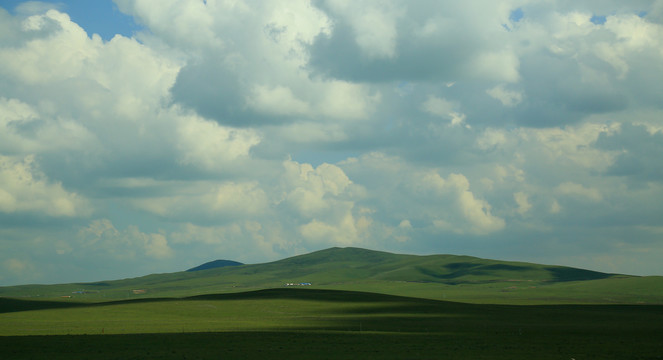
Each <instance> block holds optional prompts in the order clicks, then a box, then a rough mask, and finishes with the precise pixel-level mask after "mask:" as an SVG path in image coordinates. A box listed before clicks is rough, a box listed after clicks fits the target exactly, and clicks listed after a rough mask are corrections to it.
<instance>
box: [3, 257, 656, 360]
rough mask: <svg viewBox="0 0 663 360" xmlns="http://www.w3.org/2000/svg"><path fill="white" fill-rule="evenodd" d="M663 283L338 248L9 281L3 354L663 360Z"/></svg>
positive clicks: (579, 271) (17, 356)
mask: <svg viewBox="0 0 663 360" xmlns="http://www.w3.org/2000/svg"><path fill="white" fill-rule="evenodd" d="M662 279H663V278H661V277H635V276H626V275H618V274H605V273H599V272H593V271H589V270H582V269H573V268H564V267H556V266H549V265H539V264H528V263H516V262H501V261H494V260H485V259H478V258H472V257H459V256H451V255H434V256H414V255H398V254H390V253H383V252H375V251H369V250H364V249H353V248H346V249H338V248H334V249H328V250H323V251H319V252H315V253H311V254H306V255H302V256H297V257H293V258H288V259H284V260H281V261H277V262H273V263H267V264H256V265H242V266H236V267H229V268H219V269H210V270H203V271H196V272H178V273H172V274H155V275H149V276H145V277H140V278H134V279H125V280H116V281H103V282H96V283H85V284H61V285H26V286H19V287H6V288H0V353H2V354H3V356H2V358H9V359H34V358H43V359H64V358H71V357H82V358H96V359H116V358H123V359H132V358H133V359H143V358H173V359H207V358H225V359H258V358H259V359H264V358H288V359H304V358H306V359H310V358H315V359H318V358H320V359H357V358H362V359H367V358H369V359H371V358H381V359H409V358H416V359H438V358H444V359H532V358H536V359H572V358H573V359H577V360H580V359H663V340H661V339H663V281H662ZM287 282H295V283H297V282H310V283H312V284H313V285H311V286H306V287H287V288H286V287H283V284H284V283H287ZM135 290H137V291H135ZM9 296H11V297H9ZM62 296H67V297H66V298H63V297H62Z"/></svg>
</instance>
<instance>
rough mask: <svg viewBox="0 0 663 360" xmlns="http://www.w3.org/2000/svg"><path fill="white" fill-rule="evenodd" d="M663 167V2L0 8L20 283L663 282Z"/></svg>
mask: <svg viewBox="0 0 663 360" xmlns="http://www.w3.org/2000/svg"><path fill="white" fill-rule="evenodd" d="M661 154H663V1H661V0H657V1H653V0H649V1H647V0H633V1H628V2H626V1H622V0H601V1H598V0H581V1H568V0H546V1H532V0H504V1H492V0H491V1H481V0H470V1H463V2H459V1H446V0H435V1H429V0H421V1H408V0H402V1H401V0H393V1H359V0H355V1H345V0H315V1H307V0H299V1H292V0H283V1H242V0H234V1H231V0H226V1H221V0H218V1H217V0H207V1H193V0H182V1H177V0H170V1H163V0H115V1H113V2H112V1H109V0H98V1H83V0H79V1H73V0H72V1H57V2H22V1H12V0H0V285H14V284H26V283H65V282H84V281H99V280H110V279H120V278H127V277H135V276H141V275H145V274H150V273H164V272H174V271H181V270H185V269H188V268H191V267H193V266H196V265H199V264H201V263H204V262H207V261H210V260H215V259H229V260H235V261H240V262H244V263H261V262H267V261H273V260H278V259H282V258H285V257H289V256H293V255H298V254H303V253H307V252H311V251H315V250H320V249H325V248H329V247H332V246H341V247H344V246H355V247H363V248H369V249H375V250H383V251H390V252H397V253H408V254H458V255H460V254H463V255H472V256H477V257H483V258H491V259H502V260H516V261H527V262H536V263H543V264H559V265H568V266H575V267H580V268H586V269H593V270H598V271H605V272H616V273H626V274H633V275H663V267H661V265H660V259H661V258H663V160H661Z"/></svg>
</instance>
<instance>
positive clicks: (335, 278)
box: [0, 247, 663, 304]
mask: <svg viewBox="0 0 663 360" xmlns="http://www.w3.org/2000/svg"><path fill="white" fill-rule="evenodd" d="M286 283H294V284H301V283H310V284H311V285H310V287H313V288H316V289H336V290H353V291H357V290H360V291H368V292H375V293H382V294H391V295H402V296H413V297H419V298H429V299H444V300H453V301H462V302H474V303H514V304H515V303H520V304H522V303H526V304H530V303H531V304H536V303H656V304H663V277H637V276H628V275H620V274H607V273H601V272H596V271H591V270H584V269H577V268H570V267H563V266H553V265H541V264H532V263H524V262H507V261H498V260H489V259H480V258H476V257H470V256H456V255H427V256H419V255H403V254H393V253H388V252H381V251H373V250H367V249H360V248H351V247H348V248H330V249H326V250H321V251H316V252H312V253H309V254H304V255H299V256H294V257H290V258H286V259H283V260H279V261H274V262H269V263H263V264H249V265H237V266H224V267H215V268H211V269H206V270H198V271H182V272H176V273H168V274H153V275H147V276H143V277H138V278H132V279H124V280H114V281H103V282H96V283H77V284H62V285H24V286H12V287H1V288H0V296H5V297H40V298H56V297H62V296H66V297H73V298H77V300H81V301H86V300H89V301H99V300H110V299H131V298H137V297H187V296H195V295H203V294H219V293H235V292H242V291H250V290H259V289H267V288H278V287H283V286H284V284H286Z"/></svg>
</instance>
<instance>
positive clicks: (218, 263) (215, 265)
mask: <svg viewBox="0 0 663 360" xmlns="http://www.w3.org/2000/svg"><path fill="white" fill-rule="evenodd" d="M238 265H244V264H242V263H241V262H237V261H232V260H214V261H210V262H206V263H204V264H202V265H198V266H196V267H194V268H191V269H189V270H187V271H200V270H208V269H214V268H220V267H226V266H238Z"/></svg>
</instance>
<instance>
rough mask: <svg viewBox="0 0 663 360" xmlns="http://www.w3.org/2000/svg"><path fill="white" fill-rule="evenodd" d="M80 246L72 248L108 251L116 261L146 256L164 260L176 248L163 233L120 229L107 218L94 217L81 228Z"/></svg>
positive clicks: (134, 228)
mask: <svg viewBox="0 0 663 360" xmlns="http://www.w3.org/2000/svg"><path fill="white" fill-rule="evenodd" d="M78 239H79V247H77V248H75V249H73V250H72V251H76V252H79V253H82V254H83V255H85V254H94V255H96V256H99V255H100V252H103V253H105V254H106V255H109V256H111V257H113V258H116V259H117V260H131V259H134V258H136V257H139V258H142V257H143V256H147V257H150V258H155V259H165V258H169V257H172V256H173V250H172V249H171V248H170V246H169V245H168V240H167V239H166V237H165V236H164V235H163V234H158V233H151V234H148V233H143V232H141V231H140V230H139V229H138V227H136V226H133V225H132V226H129V227H127V228H126V229H124V230H118V229H117V228H115V226H114V225H113V223H112V222H111V221H110V220H108V219H98V220H94V221H92V222H91V223H90V225H88V226H87V227H84V228H82V229H80V231H79V233H78Z"/></svg>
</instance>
